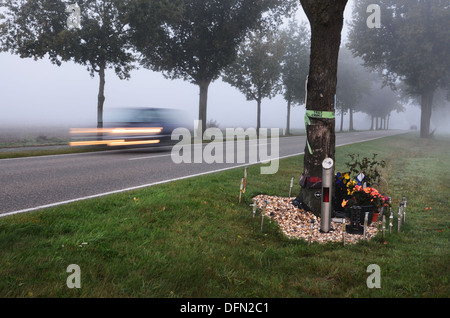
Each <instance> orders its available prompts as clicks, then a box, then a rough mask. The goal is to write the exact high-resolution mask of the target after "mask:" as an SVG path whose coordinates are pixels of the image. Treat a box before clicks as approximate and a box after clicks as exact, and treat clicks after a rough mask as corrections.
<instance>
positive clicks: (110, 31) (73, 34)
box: [0, 0, 135, 128]
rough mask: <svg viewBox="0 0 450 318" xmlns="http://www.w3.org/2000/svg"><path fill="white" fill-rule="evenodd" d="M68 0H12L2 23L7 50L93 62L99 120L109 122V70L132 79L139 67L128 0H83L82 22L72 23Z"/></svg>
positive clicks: (80, 1) (1, 36)
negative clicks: (127, 16) (70, 25)
mask: <svg viewBox="0 0 450 318" xmlns="http://www.w3.org/2000/svg"><path fill="white" fill-rule="evenodd" d="M71 2H72V1H68V0H67V1H66V0H56V1H55V0H28V1H26V0H7V1H5V6H6V8H7V12H6V14H5V15H6V18H5V21H4V23H2V25H1V28H0V42H1V44H2V46H3V47H4V48H5V50H7V51H10V52H11V53H13V54H18V55H19V56H20V57H21V58H31V57H33V58H35V59H42V58H44V57H46V56H48V58H49V59H50V61H51V62H52V63H53V64H56V65H58V66H60V65H61V63H62V62H67V61H73V62H75V63H77V64H81V65H84V66H86V67H87V69H88V71H89V72H90V75H91V76H92V77H94V75H95V74H96V73H97V74H98V76H99V80H100V85H99V93H98V100H97V125H98V127H99V128H101V127H103V105H104V102H105V95H104V90H105V71H106V69H108V68H112V69H114V71H115V73H116V75H117V76H118V77H119V78H120V79H128V78H129V77H130V71H131V70H132V69H133V68H134V65H133V62H134V61H135V57H134V55H133V53H132V52H131V46H130V44H129V37H128V32H127V28H126V24H125V23H124V22H123V20H124V14H125V12H126V10H124V5H125V4H126V1H123V0H111V1H101V0H78V4H79V5H80V22H81V28H72V29H69V28H68V23H67V20H68V17H69V14H70V13H67V12H66V8H67V5H69V4H71Z"/></svg>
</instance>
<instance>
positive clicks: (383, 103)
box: [358, 73, 404, 130]
mask: <svg viewBox="0 0 450 318" xmlns="http://www.w3.org/2000/svg"><path fill="white" fill-rule="evenodd" d="M371 75H372V80H371V86H370V89H369V90H368V91H367V92H366V93H364V95H362V98H361V100H360V102H359V104H360V106H359V108H358V109H359V110H360V111H362V112H365V113H366V114H368V115H369V116H371V119H372V124H371V127H370V128H371V129H375V130H378V129H388V127H389V118H390V116H391V113H392V112H393V111H396V112H397V113H399V112H402V111H404V107H403V105H402V104H401V102H400V100H401V99H400V97H399V95H398V93H397V92H396V91H393V90H392V89H391V88H390V87H389V86H386V85H383V82H382V78H381V76H380V75H379V74H376V73H374V74H371Z"/></svg>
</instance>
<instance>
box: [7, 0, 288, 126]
mask: <svg viewBox="0 0 450 318" xmlns="http://www.w3.org/2000/svg"><path fill="white" fill-rule="evenodd" d="M71 4H73V2H72V1H71V0H4V1H2V2H1V3H0V6H1V7H2V9H3V13H2V14H1V16H0V50H2V51H9V52H11V53H13V54H17V55H19V56H20V57H22V58H35V59H42V58H47V57H48V58H49V59H50V61H51V62H52V63H54V64H56V65H61V63H63V62H68V61H71V62H75V63H77V64H80V65H83V66H85V67H86V68H87V70H88V71H89V72H90V74H91V76H95V75H96V74H98V76H99V93H98V101H97V109H98V116H97V125H98V127H99V128H100V127H102V126H103V106H104V102H105V94H104V90H105V84H106V79H105V71H106V69H113V70H114V71H115V74H116V75H117V76H118V77H119V78H120V79H128V78H129V77H130V72H131V71H132V70H133V69H135V68H136V67H138V66H139V65H141V66H143V67H145V68H148V69H151V70H153V71H159V72H162V73H163V75H164V76H165V77H167V78H171V79H176V78H182V79H184V80H186V81H189V82H191V83H193V84H195V85H197V86H198V87H199V89H200V97H199V120H202V121H203V122H204V123H206V119H207V96H208V88H209V85H210V84H211V82H213V81H214V80H216V79H217V78H218V77H219V76H220V75H221V72H222V71H223V70H224V69H225V68H226V67H227V66H229V65H230V64H231V63H232V62H233V61H234V60H235V58H236V55H237V50H238V47H239V44H240V43H241V42H242V41H243V40H244V38H245V36H246V35H247V34H248V32H250V31H252V30H255V29H260V28H261V27H262V26H263V27H264V28H265V29H267V30H269V29H273V28H275V27H276V26H277V25H279V24H280V23H281V20H282V18H283V17H285V16H287V15H288V14H289V13H291V12H294V9H295V8H296V7H297V1H296V0H288V1H286V0H283V1H281V0H262V1H261V0H174V1H166V0H139V1H134V0H108V1H105V0H79V1H77V4H78V5H79V7H80V25H81V28H72V29H70V28H68V18H69V15H70V12H69V13H68V12H66V10H67V8H68V6H69V5H71ZM203 129H205V125H203Z"/></svg>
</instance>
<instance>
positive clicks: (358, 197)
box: [341, 184, 389, 209]
mask: <svg viewBox="0 0 450 318" xmlns="http://www.w3.org/2000/svg"><path fill="white" fill-rule="evenodd" d="M348 191H349V196H348V198H347V200H346V199H343V200H342V203H341V205H342V207H343V208H350V207H352V206H373V207H374V209H379V208H382V207H384V206H386V205H387V204H388V203H389V198H387V197H385V196H384V195H382V194H381V193H379V192H378V190H377V189H375V188H370V187H363V186H360V185H357V184H356V185H354V186H351V187H349V188H348Z"/></svg>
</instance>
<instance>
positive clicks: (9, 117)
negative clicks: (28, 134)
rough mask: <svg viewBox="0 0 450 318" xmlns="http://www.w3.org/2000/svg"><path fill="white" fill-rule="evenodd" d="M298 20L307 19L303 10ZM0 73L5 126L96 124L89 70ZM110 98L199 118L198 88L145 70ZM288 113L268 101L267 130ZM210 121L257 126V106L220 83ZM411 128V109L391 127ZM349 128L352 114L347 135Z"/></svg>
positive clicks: (46, 67)
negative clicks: (173, 109)
mask: <svg viewBox="0 0 450 318" xmlns="http://www.w3.org/2000/svg"><path fill="white" fill-rule="evenodd" d="M351 7H352V6H351V2H349V4H348V6H347V9H346V13H345V19H346V20H348V19H350V16H351ZM297 17H298V19H299V20H306V18H305V16H304V13H303V11H302V9H301V8H300V9H299V12H298V14H297ZM346 33H347V26H345V27H344V30H343V42H345V40H346ZM0 69H1V79H0V94H1V98H0V127H2V128H7V127H15V128H20V129H25V128H27V127H34V126H60V127H61V126H62V127H75V126H78V125H83V126H86V125H92V126H95V125H96V120H97V94H98V86H99V80H98V77H94V78H91V77H90V75H89V72H88V71H87V70H86V69H85V67H83V66H81V65H78V64H74V63H72V62H69V63H63V64H62V65H61V66H60V67H58V66H56V65H53V64H51V63H50V61H49V60H46V59H43V60H37V61H35V60H33V59H21V58H20V57H18V56H15V55H11V54H10V53H0ZM105 96H106V101H105V105H104V109H105V111H107V110H108V109H109V108H115V107H128V106H133V107H136V106H137V107H164V108H180V109H183V110H185V111H186V113H187V115H188V117H189V118H188V120H190V121H191V122H192V124H193V121H194V120H195V119H196V118H197V117H198V102H199V101H198V98H199V89H198V86H196V85H194V84H191V83H189V82H185V81H183V80H169V79H166V78H164V77H163V76H162V74H160V73H156V72H152V71H150V70H147V69H144V68H140V69H138V70H135V71H133V72H131V79H130V80H120V79H118V78H117V76H116V75H115V74H114V72H113V71H112V70H108V71H107V73H106V88H105ZM286 112H287V110H286V102H285V100H284V99H283V97H282V96H281V95H278V96H277V97H275V98H273V99H265V100H263V102H262V117H261V126H262V127H267V128H275V127H278V128H285V126H286ZM304 114H305V108H304V105H301V106H296V107H294V108H293V109H292V111H291V128H293V129H304ZM208 120H215V121H216V122H217V123H219V124H220V127H222V128H225V127H244V128H245V127H250V126H252V127H254V126H256V102H255V101H247V100H246V99H245V96H244V95H243V94H242V93H240V92H239V91H238V90H237V89H235V88H233V87H231V86H230V85H229V84H226V83H224V82H222V81H221V79H218V80H216V81H215V82H213V83H212V84H211V85H210V89H209V94H208ZM337 121H338V120H337ZM411 125H416V126H417V127H419V126H420V109H419V108H418V107H415V106H408V107H407V111H406V112H404V113H401V114H397V113H393V114H392V116H391V119H390V128H392V129H408V128H409V127H410V126H411ZM347 127H348V115H346V116H345V125H344V130H345V129H347ZM369 127H370V119H369V117H368V116H367V115H365V114H361V113H356V114H355V116H354V128H355V129H368V128H369ZM432 127H433V123H432Z"/></svg>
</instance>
